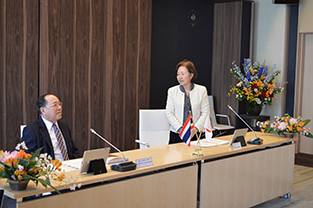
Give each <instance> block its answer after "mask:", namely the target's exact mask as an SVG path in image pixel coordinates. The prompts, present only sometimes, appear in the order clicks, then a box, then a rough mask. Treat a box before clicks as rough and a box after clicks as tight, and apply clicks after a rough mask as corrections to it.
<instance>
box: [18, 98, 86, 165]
mask: <svg viewBox="0 0 313 208" xmlns="http://www.w3.org/2000/svg"><path fill="white" fill-rule="evenodd" d="M36 105H37V110H38V112H39V115H40V118H39V119H38V120H37V121H35V122H34V123H31V124H28V125H27V126H26V127H25V128H24V130H23V136H22V141H25V143H26V146H27V147H28V150H27V152H29V153H30V152H35V151H36V150H37V149H39V148H41V147H43V149H42V151H41V153H48V155H50V156H51V157H52V158H53V159H58V160H60V161H64V160H69V159H75V158H80V157H81V156H80V154H79V152H78V149H77V148H76V146H75V144H74V141H73V139H72V136H71V131H70V129H69V127H68V126H67V124H65V123H63V122H62V121H59V120H60V119H61V118H62V102H60V100H59V99H58V97H56V96H55V95H53V94H50V93H48V94H45V95H42V96H40V97H39V98H38V100H37V102H36Z"/></svg>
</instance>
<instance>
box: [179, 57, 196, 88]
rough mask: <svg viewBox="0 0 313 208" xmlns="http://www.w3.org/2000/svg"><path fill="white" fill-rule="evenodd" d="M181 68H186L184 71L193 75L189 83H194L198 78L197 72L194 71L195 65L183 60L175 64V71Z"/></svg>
mask: <svg viewBox="0 0 313 208" xmlns="http://www.w3.org/2000/svg"><path fill="white" fill-rule="evenodd" d="M181 66H184V67H186V69H187V70H188V72H189V73H193V77H192V79H191V82H192V83H194V82H195V81H196V79H197V77H198V72H197V70H196V67H195V65H194V64H193V63H192V62H191V61H188V60H187V59H185V60H183V61H181V62H179V63H178V64H177V66H176V71H177V70H178V68H179V67H181Z"/></svg>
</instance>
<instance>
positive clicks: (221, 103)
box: [211, 2, 242, 125]
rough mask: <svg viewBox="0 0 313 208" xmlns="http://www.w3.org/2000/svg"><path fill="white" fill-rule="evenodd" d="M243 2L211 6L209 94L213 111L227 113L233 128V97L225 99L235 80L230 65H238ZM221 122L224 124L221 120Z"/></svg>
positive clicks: (234, 119)
mask: <svg viewBox="0 0 313 208" xmlns="http://www.w3.org/2000/svg"><path fill="white" fill-rule="evenodd" d="M241 18H242V2H235V3H223V4H216V5H215V6H214V30H213V58H212V77H213V79H212V85H211V86H212V87H211V90H212V95H213V96H214V101H215V105H214V107H215V112H216V113H221V114H227V115H229V116H230V118H231V123H232V125H235V121H236V116H235V115H234V114H233V113H232V112H231V111H230V110H229V109H228V107H227V105H231V106H232V107H233V108H234V109H238V102H237V101H236V99H235V96H233V95H232V96H231V97H228V96H226V95H227V94H228V93H229V90H230V86H231V85H232V86H234V85H235V84H236V80H235V79H234V78H233V75H232V74H231V73H230V68H231V67H232V62H233V61H235V62H236V63H240V58H241V57H240V53H241V47H242V46H241V35H242V34H241V30H242V24H241ZM220 122H224V123H226V122H225V120H221V121H220Z"/></svg>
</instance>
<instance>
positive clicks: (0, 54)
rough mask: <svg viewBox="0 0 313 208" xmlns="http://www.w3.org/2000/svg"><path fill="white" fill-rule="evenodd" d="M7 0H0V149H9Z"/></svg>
mask: <svg viewBox="0 0 313 208" xmlns="http://www.w3.org/2000/svg"><path fill="white" fill-rule="evenodd" d="M6 43H7V41H6V1H5V0H0V83H1V84H0V100H1V102H0V137H1V138H2V139H0V149H2V148H3V149H7V145H6V143H7V140H6V139H5V138H6V122H5V119H6V117H5V112H6V105H5V104H6V102H5V101H6V99H5V93H4V89H5V69H6Z"/></svg>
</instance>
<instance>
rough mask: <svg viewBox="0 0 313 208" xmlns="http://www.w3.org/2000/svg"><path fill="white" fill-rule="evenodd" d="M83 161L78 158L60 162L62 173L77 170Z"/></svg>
mask: <svg viewBox="0 0 313 208" xmlns="http://www.w3.org/2000/svg"><path fill="white" fill-rule="evenodd" d="M82 161H83V158H78V159H74V160H66V161H63V162H62V166H61V169H62V172H63V171H64V172H71V171H74V170H79V169H80V166H81V163H82Z"/></svg>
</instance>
